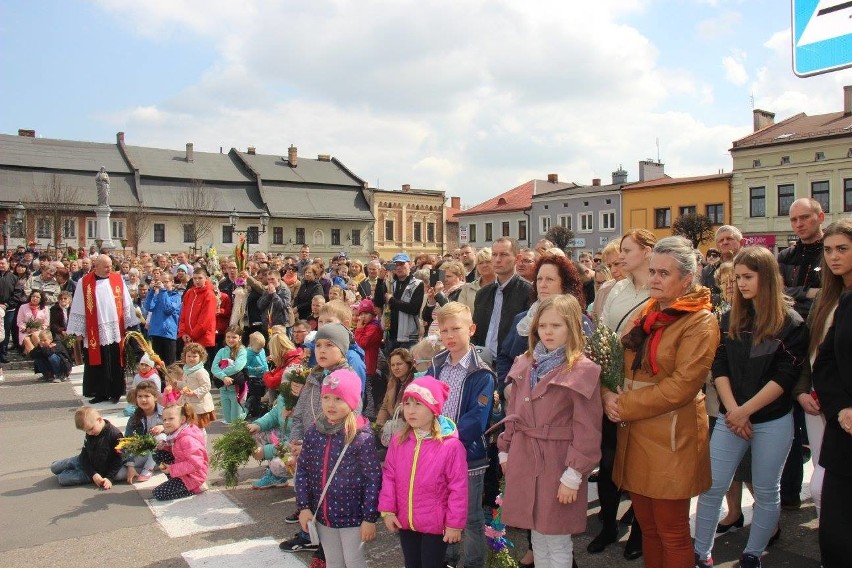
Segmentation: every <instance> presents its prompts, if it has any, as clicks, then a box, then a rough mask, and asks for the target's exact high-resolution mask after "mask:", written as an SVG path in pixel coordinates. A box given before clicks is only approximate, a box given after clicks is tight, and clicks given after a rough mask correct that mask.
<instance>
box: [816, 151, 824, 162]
mask: <svg viewBox="0 0 852 568" xmlns="http://www.w3.org/2000/svg"><path fill="white" fill-rule="evenodd" d="M824 159H825V152H817V153H816V154H814V161H816V162H821V161H822V160H824Z"/></svg>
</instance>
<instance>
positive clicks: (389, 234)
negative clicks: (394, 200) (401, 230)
mask: <svg viewBox="0 0 852 568" xmlns="http://www.w3.org/2000/svg"><path fill="white" fill-rule="evenodd" d="M385 240H386V241H392V240H394V238H393V219H386V220H385Z"/></svg>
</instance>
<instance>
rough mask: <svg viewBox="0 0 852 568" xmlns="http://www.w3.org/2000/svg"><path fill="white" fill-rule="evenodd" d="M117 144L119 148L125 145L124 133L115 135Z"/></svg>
mask: <svg viewBox="0 0 852 568" xmlns="http://www.w3.org/2000/svg"><path fill="white" fill-rule="evenodd" d="M115 143H116V144H118V145H119V146H122V145H124V132H117V133H116V134H115Z"/></svg>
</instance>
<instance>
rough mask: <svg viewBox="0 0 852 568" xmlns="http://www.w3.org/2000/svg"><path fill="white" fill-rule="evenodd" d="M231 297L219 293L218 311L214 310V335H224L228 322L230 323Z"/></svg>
mask: <svg viewBox="0 0 852 568" xmlns="http://www.w3.org/2000/svg"><path fill="white" fill-rule="evenodd" d="M231 309H232V305H231V297H230V296H229V295H227V294H226V293H225V292H219V309H217V310H216V335H225V331H227V329H228V322H230V321H231Z"/></svg>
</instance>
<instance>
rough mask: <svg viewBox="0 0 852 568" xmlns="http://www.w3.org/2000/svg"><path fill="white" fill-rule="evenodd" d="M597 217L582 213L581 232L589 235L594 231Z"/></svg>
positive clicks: (589, 213)
mask: <svg viewBox="0 0 852 568" xmlns="http://www.w3.org/2000/svg"><path fill="white" fill-rule="evenodd" d="M594 220H595V216H594V215H593V214H592V213H591V212H586V213H580V232H582V233H588V232H591V231H592V230H594Z"/></svg>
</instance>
